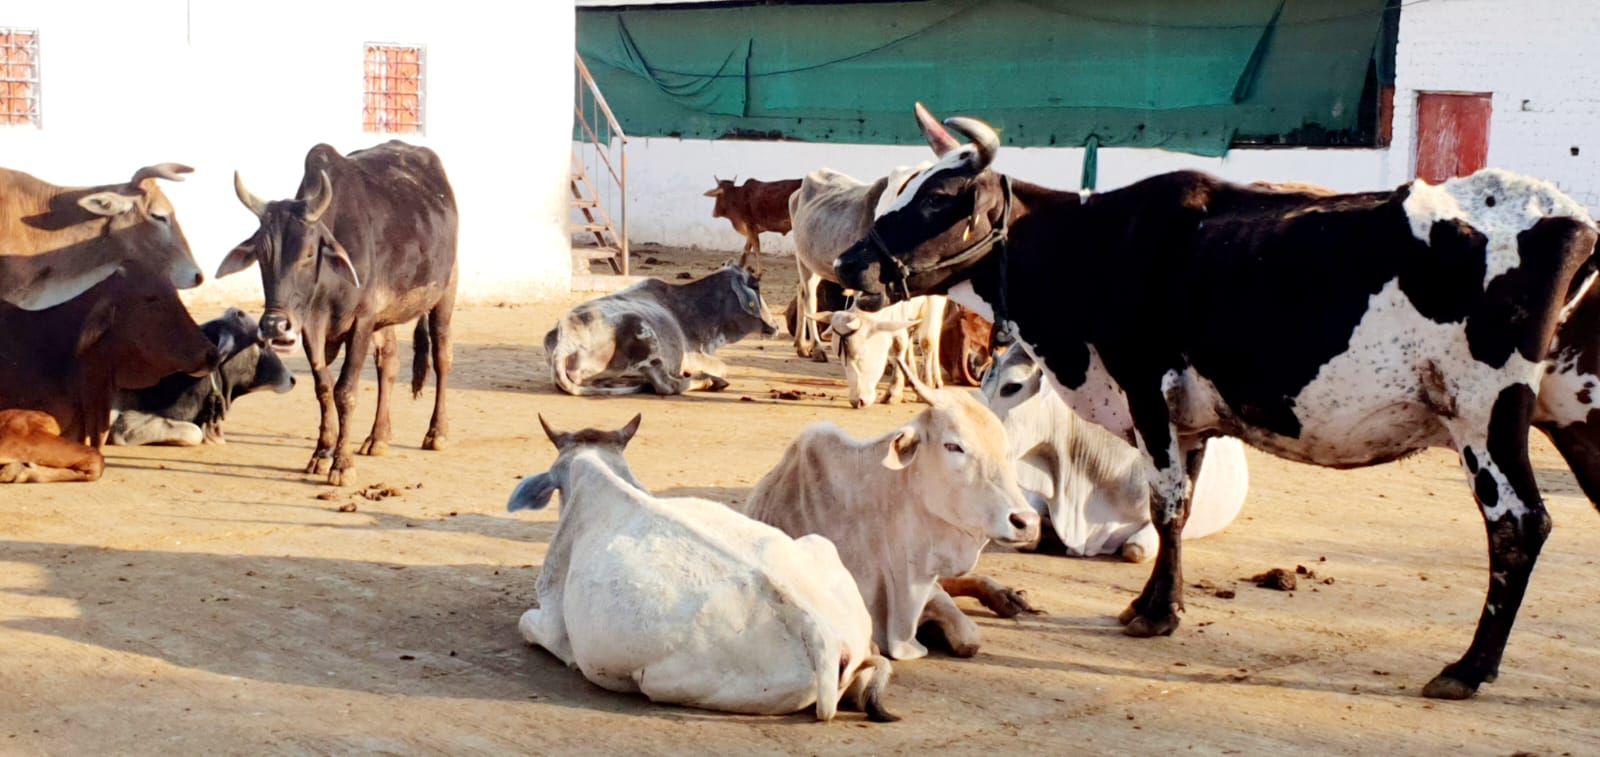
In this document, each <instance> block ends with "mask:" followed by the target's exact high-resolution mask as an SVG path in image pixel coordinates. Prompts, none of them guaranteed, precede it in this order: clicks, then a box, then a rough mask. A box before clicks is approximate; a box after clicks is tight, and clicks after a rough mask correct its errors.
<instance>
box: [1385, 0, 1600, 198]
mask: <svg viewBox="0 0 1600 757" xmlns="http://www.w3.org/2000/svg"><path fill="white" fill-rule="evenodd" d="M1597 39H1600V4H1597V3H1594V2H1591V1H1590V0H1518V1H1517V2H1506V1H1505V0H1426V2H1415V3H1407V4H1406V5H1405V9H1404V10H1403V11H1402V12H1401V14H1400V36H1399V47H1398V52H1397V59H1396V61H1395V72H1396V74H1395V77H1396V81H1395V115H1394V143H1393V149H1394V150H1395V153H1394V155H1393V159H1392V160H1391V161H1390V163H1389V170H1390V177H1389V178H1390V184H1391V185H1398V184H1400V183H1402V182H1405V181H1409V180H1410V179H1411V178H1412V177H1413V176H1414V175H1415V168H1416V129H1417V125H1416V114H1417V95H1418V93H1419V92H1430V91H1431V92H1489V93H1492V94H1493V106H1494V113H1493V115H1492V117H1491V119H1490V122H1489V165H1490V166H1495V167H1500V168H1506V169H1509V170H1512V171H1517V172H1519V173H1525V174H1529V175H1532V176H1537V177H1540V178H1543V179H1548V180H1550V181H1553V182H1555V183H1556V185H1557V186H1559V187H1560V188H1561V189H1562V190H1563V191H1565V192H1567V193H1568V194H1570V195H1572V196H1573V197H1574V198H1575V199H1577V200H1578V201H1580V202H1582V203H1584V204H1585V205H1587V206H1588V207H1589V210H1590V212H1591V213H1596V214H1600V45H1597V44H1596V40H1597ZM1574 148H1576V149H1577V153H1578V154H1577V155H1573V154H1572V153H1573V149H1574Z"/></svg>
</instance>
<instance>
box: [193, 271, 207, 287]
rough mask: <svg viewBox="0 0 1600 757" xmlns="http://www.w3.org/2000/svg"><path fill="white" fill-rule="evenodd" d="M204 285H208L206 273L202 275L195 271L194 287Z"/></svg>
mask: <svg viewBox="0 0 1600 757" xmlns="http://www.w3.org/2000/svg"><path fill="white" fill-rule="evenodd" d="M204 283H206V275H205V274H204V273H201V272H200V271H195V272H194V285H195V286H200V285H201V284H204Z"/></svg>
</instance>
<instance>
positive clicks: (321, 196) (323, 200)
mask: <svg viewBox="0 0 1600 757" xmlns="http://www.w3.org/2000/svg"><path fill="white" fill-rule="evenodd" d="M317 176H319V177H321V179H322V187H321V188H320V189H318V190H317V206H316V207H314V208H312V209H310V210H307V211H306V223H316V222H317V221H319V220H321V219H322V214H323V213H326V212H328V206H330V205H332V204H333V182H332V181H330V180H329V179H328V172H327V171H318V172H317Z"/></svg>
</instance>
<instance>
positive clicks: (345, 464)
mask: <svg viewBox="0 0 1600 757" xmlns="http://www.w3.org/2000/svg"><path fill="white" fill-rule="evenodd" d="M233 188H234V193H235V194H236V195H238V197H239V202H241V203H243V204H244V206H245V208H247V209H249V211H250V212H251V213H252V214H254V215H255V217H256V219H257V220H258V221H259V222H260V225H259V227H258V228H257V229H256V232H255V234H253V235H251V237H250V238H249V239H247V240H245V241H244V242H242V243H240V244H239V246H237V247H235V248H233V249H232V250H230V251H229V252H228V254H227V255H226V256H224V257H223V260H222V264H221V265H220V266H219V267H218V268H217V276H218V277H219V278H220V277H223V276H227V275H229V274H233V273H237V272H239V271H242V270H244V269H246V268H249V267H250V266H252V265H255V264H256V263H260V264H261V288H262V291H263V293H264V294H265V296H266V310H265V312H264V313H263V314H262V315H261V323H260V329H261V338H262V339H264V340H266V341H267V343H268V344H269V345H271V347H272V349H273V350H274V351H276V352H278V353H279V354H280V355H281V354H288V353H291V352H293V351H294V348H295V346H296V345H297V344H298V343H299V342H301V341H304V348H305V353H306V360H308V361H310V363H311V379H312V384H313V386H314V387H315V389H316V393H317V404H318V405H319V406H320V408H321V411H322V416H321V426H320V430H319V433H318V435H317V448H316V451H315V452H313V453H312V454H311V461H310V462H309V463H307V464H306V473H307V474H315V475H320V474H324V473H326V474H327V476H328V483H330V484H332V485H334V486H342V485H343V484H344V483H345V479H346V478H347V477H348V476H349V475H350V471H351V470H352V469H354V467H355V461H354V459H353V458H352V457H351V456H350V447H349V440H350V430H351V427H352V426H354V425H355V418H354V413H355V405H356V389H357V384H358V383H359V382H360V380H361V367H362V365H363V364H364V363H365V361H366V357H367V350H368V349H371V350H372V351H373V355H374V360H375V361H376V362H377V364H378V407H377V413H376V417H375V418H374V420H373V424H372V432H371V434H369V435H368V436H367V439H366V441H365V442H362V444H361V448H360V449H359V450H358V452H359V453H360V454H363V455H373V456H379V455H383V454H385V453H387V452H388V451H389V440H390V438H391V436H392V433H391V430H390V426H389V395H390V394H391V393H392V392H393V389H394V379H395V375H396V374H397V373H398V372H399V359H398V355H397V352H398V341H397V340H396V338H395V335H394V328H393V327H394V326H395V325H396V324H400V323H405V322H407V321H410V320H412V319H416V320H417V325H416V329H415V332H414V333H415V336H414V338H413V340H412V341H413V345H414V348H415V352H414V356H413V358H412V361H413V362H412V380H411V393H412V396H413V397H415V396H419V395H420V394H421V393H422V387H423V383H424V382H425V380H426V378H427V364H428V357H429V349H430V347H431V350H432V357H433V372H434V395H433V417H432V419H430V420H429V422H428V433H427V435H426V436H424V437H423V438H422V448H423V449H425V450H442V449H444V448H445V446H446V437H447V435H448V433H449V421H448V420H447V418H446V416H445V388H446V385H447V384H448V383H449V376H450V365H451V360H452V353H451V347H450V315H451V312H452V311H453V310H454V308H455V301H456V282H457V280H458V278H459V271H458V267H457V264H456V227H457V220H458V219H457V214H456V200H455V192H454V191H453V190H452V189H451V188H450V180H449V179H448V178H447V177H446V176H445V172H444V165H443V164H442V163H441V162H440V161H439V156H438V155H436V154H435V153H434V152H433V151H432V150H429V149H428V148H426V147H417V146H414V145H408V144H406V143H404V142H401V141H399V140H390V141H389V142H385V143H384V144H381V145H378V146H376V147H369V148H366V149H363V150H356V151H355V152H352V153H350V154H349V155H348V156H345V155H340V154H339V152H338V151H337V150H335V149H333V148H332V147H330V146H328V145H325V144H319V145H316V146H315V147H312V148H311V150H310V151H309V152H307V153H306V160H305V174H304V176H303V177H302V178H301V180H300V189H299V191H298V192H296V193H295V198H294V199H292V200H275V201H273V202H266V201H264V200H262V199H260V198H259V197H256V196H255V195H254V194H251V192H250V190H248V189H246V188H245V185H244V181H243V180H242V179H241V178H240V177H239V174H238V172H234V175H233ZM341 348H342V349H344V351H345V358H344V366H343V368H341V369H340V371H339V381H338V383H337V384H335V383H334V381H333V372H332V370H331V369H330V368H329V363H330V362H332V361H333V360H334V359H336V358H338V356H339V350H340V349H341ZM335 411H337V416H336V415H335Z"/></svg>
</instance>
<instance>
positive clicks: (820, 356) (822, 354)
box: [811, 350, 828, 363]
mask: <svg viewBox="0 0 1600 757" xmlns="http://www.w3.org/2000/svg"><path fill="white" fill-rule="evenodd" d="M811 362H813V363H826V362H828V353H827V351H825V350H812V351H811Z"/></svg>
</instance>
